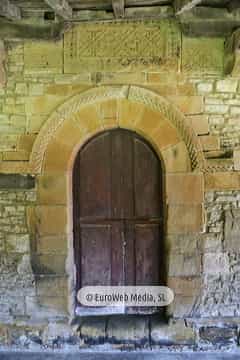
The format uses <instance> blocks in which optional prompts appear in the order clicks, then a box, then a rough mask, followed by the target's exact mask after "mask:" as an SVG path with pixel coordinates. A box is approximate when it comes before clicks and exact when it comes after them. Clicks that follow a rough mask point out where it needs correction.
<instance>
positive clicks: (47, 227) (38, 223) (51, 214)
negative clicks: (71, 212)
mask: <svg viewBox="0 0 240 360" xmlns="http://www.w3.org/2000/svg"><path fill="white" fill-rule="evenodd" d="M33 221H34V223H35V225H33V226H35V227H36V228H37V233H38V234H39V235H56V234H62V235H64V234H65V233H66V224H67V211H66V207H65V206H56V205H54V206H47V205H46V206H45V205H42V206H36V208H35V215H34V219H33Z"/></svg>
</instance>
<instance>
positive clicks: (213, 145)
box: [200, 135, 220, 151]
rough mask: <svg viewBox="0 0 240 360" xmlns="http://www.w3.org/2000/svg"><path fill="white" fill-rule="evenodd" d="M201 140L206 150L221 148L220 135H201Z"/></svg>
mask: <svg viewBox="0 0 240 360" xmlns="http://www.w3.org/2000/svg"><path fill="white" fill-rule="evenodd" d="M200 141H201V144H202V147H203V150H204V151H211V150H219V149H220V139H219V137H218V136H213V135H208V136H201V137H200Z"/></svg>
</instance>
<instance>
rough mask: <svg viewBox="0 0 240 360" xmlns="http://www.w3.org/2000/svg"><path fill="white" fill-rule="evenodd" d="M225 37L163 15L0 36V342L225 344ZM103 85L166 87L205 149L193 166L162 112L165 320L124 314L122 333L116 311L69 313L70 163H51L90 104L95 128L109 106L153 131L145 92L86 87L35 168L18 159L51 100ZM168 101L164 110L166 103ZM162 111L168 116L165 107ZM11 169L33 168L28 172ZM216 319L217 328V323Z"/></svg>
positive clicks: (235, 267) (234, 168) (232, 121)
mask: <svg viewBox="0 0 240 360" xmlns="http://www.w3.org/2000/svg"><path fill="white" fill-rule="evenodd" d="M96 34H99V37H98V36H97V35H96ZM100 35H101V36H100ZM149 39H150V40H149ZM224 41H225V39H223V38H210V39H208V38H188V37H185V36H184V35H182V34H181V31H180V29H179V28H178V26H177V25H176V24H175V23H173V22H145V23H142V22H140V23H137V22H136V23H134V24H131V23H126V24H124V26H123V25H121V27H120V26H119V25H116V24H94V25H79V26H77V27H75V28H73V29H71V30H70V31H68V32H66V33H65V34H64V36H63V39H61V40H60V41H57V42H43V41H42V42H34V41H9V40H8V41H5V42H4V47H5V48H4V47H3V46H1V47H0V54H1V55H0V67H1V70H0V74H1V76H0V82H1V88H0V270H1V271H0V273H1V275H0V277H1V281H0V288H1V296H0V329H1V330H0V342H1V343H2V344H11V345H19V346H20V345H21V346H22V345H23V346H26V347H29V346H43V345H44V346H52V347H54V346H60V345H61V344H62V343H64V344H66V345H69V344H72V345H77V346H79V345H81V344H83V345H84V344H85V343H86V344H91V343H92V344H94V343H96V342H99V341H100V342H104V341H106V342H110V343H113V342H114V341H115V340H116V342H117V343H120V344H121V343H131V342H132V343H134V341H135V340H136V339H137V341H136V342H137V343H138V345H139V346H143V344H147V346H150V345H154V344H155V345H162V344H169V343H171V344H173V345H176V344H177V345H186V344H187V345H189V346H190V345H191V346H195V345H196V343H197V344H201V343H203V344H205V343H206V344H212V345H213V346H218V345H219V346H220V345H221V341H222V342H223V343H224V344H225V345H226V344H227V345H229V346H236V344H237V342H238V332H239V330H238V327H239V322H238V321H239V320H240V319H239V311H240V310H239V303H238V287H239V286H238V281H239V279H238V277H239V274H238V273H239V268H240V267H239V266H240V265H239V264H240V252H239V251H238V240H239V235H238V233H239V218H240V213H239V212H240V173H239V164H240V160H239V159H240V153H239V147H240V75H239V76H238V75H237V72H236V71H235V72H234V76H224V73H223V70H224ZM129 44H131V46H130V45H129ZM1 79H3V80H1ZM107 86H111V87H112V89H113V91H115V90H114V89H119V88H120V86H122V87H123V88H122V89H123V90H122V91H123V92H124V94H125V93H126V94H129V93H130V92H131V86H135V87H138V88H142V89H144V90H150V91H151V92H153V93H154V94H157V96H158V97H159V98H161V99H163V98H164V99H166V100H167V102H168V103H169V104H171V107H172V108H174V109H175V110H176V112H175V113H174V114H175V115H174V116H175V118H177V115H176V114H178V115H179V117H181V119H182V117H183V119H184V124H186V126H187V128H188V129H190V131H193V133H194V136H196V141H197V142H198V144H199V148H198V149H201V154H203V158H204V166H203V167H202V168H196V169H195V170H194V169H193V168H192V169H191V165H190V161H189V158H188V152H190V150H191V144H190V145H189V143H188V139H187V136H185V135H184V136H185V137H184V136H183V134H179V131H176V128H174V126H173V124H172V123H171V124H166V123H163V125H162V127H161V126H160V130H161V131H159V135H158V137H157V140H156V141H157V142H158V144H159V148H161V150H162V153H161V155H162V159H163V162H164V166H165V168H166V169H167V171H166V174H165V184H164V187H165V189H164V191H165V211H166V218H167V222H168V226H167V231H166V234H165V236H166V257H167V263H168V264H167V265H168V285H169V286H170V287H172V288H173V290H174V291H175V301H174V303H173V304H172V306H171V307H170V308H169V309H168V313H169V315H170V316H171V317H174V318H175V320H174V321H176V323H175V322H174V321H173V322H170V325H169V326H167V325H166V324H165V325H164V324H161V323H159V319H155V318H154V319H150V318H147V319H144V320H143V319H140V320H139V319H133V320H132V321H131V320H129V321H130V325H129V329H131V326H132V330H129V331H128V335H127V336H128V338H126V337H124V336H125V335H124V333H125V332H126V329H125V328H124V325H123V326H122V330H121V329H120V330H119V333H118V329H117V326H116V323H115V322H116V321H119V322H118V324H122V323H124V321H123V320H122V319H117V320H116V319H111V321H109V322H102V321H101V320H99V319H94V320H91V321H92V322H91V321H90V320H88V319H85V320H83V321H82V322H81V323H80V324H79V323H77V324H75V326H74V325H72V327H70V326H69V325H68V322H69V319H70V315H69V311H70V310H69V308H71V306H72V304H71V299H70V298H71V297H70V295H69V294H70V293H71V290H72V289H71V287H72V286H73V283H72V282H71V281H72V280H71V281H70V282H69V279H68V277H69V271H70V270H69V266H70V265H71V264H69V252H70V251H71V250H70V246H69V244H71V242H69V239H68V237H70V235H69V229H68V228H67V227H68V222H67V215H66V214H67V212H68V211H69V198H68V196H67V191H66V189H67V187H68V186H69V176H68V175H69V174H66V173H63V172H62V170H61V169H62V168H63V166H66V167H67V162H68V161H69V157H70V155H69V154H70V153H72V148H71V147H70V144H72V143H74V144H78V143H79V144H80V140H79V141H78V137H79V139H80V137H82V136H83V134H84V131H85V126H84V121H85V123H86V128H87V127H91V131H93V130H92V129H95V128H96V118H97V119H98V121H99V122H100V123H101V124H103V126H104V128H109V127H111V126H113V125H114V124H115V123H116V118H117V117H118V119H119V121H120V123H121V125H122V126H127V124H128V121H129V120H128V119H131V121H133V123H134V122H135V123H138V126H139V128H141V129H142V131H143V132H144V133H146V134H147V135H148V133H149V137H151V136H150V134H151V132H154V131H153V130H154V129H155V128H156V127H157V125H156V124H157V123H158V121H160V120H159V119H160V115H159V114H157V113H156V111H155V110H152V109H149V110H146V108H144V107H143V105H141V106H140V105H139V106H138V107H137V108H136V107H134V106H133V105H132V104H130V103H128V101H127V99H125V98H123V99H120V100H119V99H117V100H116V99H115V98H114V99H109V98H106V99H104V100H103V101H97V100H96V99H95V100H94V99H92V98H91V99H90V100H89V101H90V104H89V103H87V100H86V103H87V105H86V104H85V107H83V108H82V109H81V118H82V119H83V118H84V121H82V123H81V124H80V125H79V122H78V116H80V115H79V113H77V112H76V114H75V115H76V116H75V117H74V116H73V118H71V123H70V120H69V123H65V125H64V127H63V128H62V130H61V129H60V130H58V132H56V133H54V135H52V139H53V143H51V144H50V146H49V148H48V152H47V155H46V154H45V158H44V159H46V163H45V165H44V166H45V168H44V169H45V171H46V172H45V173H41V174H37V173H36V172H34V171H33V168H32V166H31V161H29V160H30V159H31V158H32V155H31V154H32V149H33V144H34V143H35V141H36V139H37V138H38V135H39V133H40V132H41V130H42V129H43V128H44V127H45V128H46V129H47V126H49V127H50V125H48V124H50V123H49V119H50V118H51V116H52V114H55V115H54V116H55V117H56V114H59V117H63V118H64V117H67V110H66V108H65V109H64V110H60V107H61V106H62V104H64V103H66V102H68V101H69V104H71V101H72V100H71V99H72V98H73V97H74V96H77V95H78V94H84V93H87V91H88V90H91V89H92V90H93V91H95V89H96V91H98V90H99V91H100V90H101V89H106V87H107ZM86 96H87V95H86ZM164 101H165V100H164ZM74 106H76V107H77V104H75V105H74ZM91 106H92V107H91ZM149 106H150V105H149ZM167 111H169V116H170V115H171V116H172V112H171V111H172V110H171V109H170V110H169V109H168V110H167ZM161 116H162V118H164V120H166V119H165V117H167V115H166V113H165V115H164V116H163V115H161ZM99 119H100V120H99ZM76 122H78V123H77V125H76ZM51 126H52V127H53V128H54V126H55V125H54V123H51ZM50 131H52V128H51V129H50V128H49V132H50ZM86 131H87V130H86ZM86 131H85V132H86ZM178 136H179V137H178ZM54 137H56V139H55V138H54ZM183 138H184V139H183ZM59 139H60V140H59ZM43 140H44V139H43ZM54 141H55V142H54ZM81 141H82V140H81ZM173 143H174V145H173ZM187 143H188V144H187ZM161 144H162V147H161V146H160V145H161ZM169 144H170V145H169ZM76 146H77V145H76ZM199 151H200V150H199ZM192 170H194V171H192ZM6 174H7V175H6ZM23 174H29V175H32V176H33V178H35V184H34V185H33V184H32V183H31V182H32V180H29V179H28V180H26V178H25V177H22V175H23ZM10 175H12V176H13V177H11V176H10ZM5 176H8V177H7V178H6V177H5ZM19 176H20V177H19ZM6 179H7V180H6ZM9 184H10V185H9ZM29 184H31V186H30V185H29ZM64 231H65V232H64ZM227 318H228V319H229V318H231V320H228V321H227V320H226V319H227ZM233 318H235V322H233V320H232V319H233ZM176 319H177V320H176ZM189 319H190V320H189ZM199 319H200V320H201V321H200V320H199ZM238 319H239V320H238ZM135 320H136V321H137V325H135V322H134V321H135ZM218 321H219V322H218ZM222 322H224V326H225V328H226V329H227V330H226V332H225V335H226V336H225V338H226V339H227V340H226V342H225V340H222V339H223V338H224V335H223V334H222V333H221V331H220V330H219V327H218V325H219V323H221V324H222ZM33 323H34V325H33ZM1 324H2V325H1ZM136 327H137V329H138V332H137V334H136V333H135V330H136ZM124 329H125V330H124ZM134 329H135V330H134ZM150 331H151V333H150ZM182 334H183V335H182ZM184 334H186V336H185V335H184ZM181 336H182V337H181ZM114 339H115V340H114ZM134 339H135V340H134ZM139 339H140V340H139ZM141 339H143V340H141ZM144 339H145V340H144ZM146 339H148V340H147V341H146ZM149 339H152V340H151V341H150V342H151V344H150V343H149ZM169 339H170V340H169ZM216 339H220V340H219V341H218V340H216ZM125 340H126V341H125ZM214 342H215V343H214ZM144 346H145V345H144Z"/></svg>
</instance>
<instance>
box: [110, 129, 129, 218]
mask: <svg viewBox="0 0 240 360" xmlns="http://www.w3.org/2000/svg"><path fill="white" fill-rule="evenodd" d="M111 139H112V164H111V169H112V191H111V197H112V218H118V219H125V218H130V217H132V216H133V211H134V210H133V209H134V199H133V195H134V193H133V178H132V176H133V151H132V136H131V134H129V133H128V132H126V131H113V132H112V134H111Z"/></svg>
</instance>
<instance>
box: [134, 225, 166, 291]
mask: <svg viewBox="0 0 240 360" xmlns="http://www.w3.org/2000/svg"><path fill="white" fill-rule="evenodd" d="M135 232H136V233H135V236H136V242H135V246H136V285H159V268H160V266H161V264H160V263H159V251H160V248H159V240H160V239H159V225H158V224H150V225H149V224H144V225H143V224H141V225H139V224H137V225H136V227H135Z"/></svg>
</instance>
